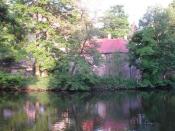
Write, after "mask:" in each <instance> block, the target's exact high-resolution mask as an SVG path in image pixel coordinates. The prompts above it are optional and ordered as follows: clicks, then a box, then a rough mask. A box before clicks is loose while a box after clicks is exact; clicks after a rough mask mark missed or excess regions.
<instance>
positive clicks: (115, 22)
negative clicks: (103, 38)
mask: <svg viewBox="0 0 175 131" xmlns="http://www.w3.org/2000/svg"><path fill="white" fill-rule="evenodd" d="M101 22H102V23H103V24H104V27H103V28H102V30H103V31H104V33H105V34H106V35H108V34H110V35H111V36H112V37H113V38H118V37H119V38H120V37H121V38H124V37H126V36H127V35H128V32H129V22H128V16H127V15H126V14H125V11H124V8H123V6H122V5H116V6H112V7H111V8H110V9H109V10H108V11H106V12H105V16H104V17H102V19H101Z"/></svg>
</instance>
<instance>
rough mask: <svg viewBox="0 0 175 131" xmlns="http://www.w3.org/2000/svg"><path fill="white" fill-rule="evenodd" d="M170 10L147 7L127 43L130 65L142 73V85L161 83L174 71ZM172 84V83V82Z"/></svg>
mask: <svg viewBox="0 0 175 131" xmlns="http://www.w3.org/2000/svg"><path fill="white" fill-rule="evenodd" d="M173 10H174V7H173V6H172V4H171V5H170V6H169V7H168V8H167V9H162V8H157V7H156V8H151V9H148V12H147V13H146V14H145V15H144V17H143V19H142V20H141V21H140V30H139V31H138V32H136V33H135V34H134V36H133V38H132V40H131V41H130V43H129V49H130V58H131V64H134V65H135V66H137V67H138V68H139V69H140V71H141V73H142V80H143V84H144V86H156V85H161V84H165V83H167V82H168V81H169V82H170V80H172V79H173V74H174V71H175V44H174V43H175V39H174V37H175V36H174V35H175V34H174V28H173V24H174V21H173V18H174V17H173V15H174V14H175V13H174V11H173ZM173 81H174V80H173Z"/></svg>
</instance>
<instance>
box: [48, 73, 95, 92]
mask: <svg viewBox="0 0 175 131" xmlns="http://www.w3.org/2000/svg"><path fill="white" fill-rule="evenodd" d="M50 82H51V83H50V86H51V87H56V88H60V90H72V91H74V90H89V89H90V88H92V87H94V86H95V85H96V84H97V82H98V78H97V77H96V76H94V75H90V74H77V75H74V76H72V75H70V74H68V73H61V74H58V75H54V77H52V79H50ZM52 85H53V86H52Z"/></svg>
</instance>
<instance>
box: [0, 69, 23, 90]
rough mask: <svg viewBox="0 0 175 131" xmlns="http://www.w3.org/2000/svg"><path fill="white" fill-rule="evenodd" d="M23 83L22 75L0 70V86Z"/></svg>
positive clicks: (6, 86)
mask: <svg viewBox="0 0 175 131" xmlns="http://www.w3.org/2000/svg"><path fill="white" fill-rule="evenodd" d="M24 84H25V79H24V78H23V77H21V76H19V75H13V74H10V73H5V72H2V71H0V88H16V87H22V86H24Z"/></svg>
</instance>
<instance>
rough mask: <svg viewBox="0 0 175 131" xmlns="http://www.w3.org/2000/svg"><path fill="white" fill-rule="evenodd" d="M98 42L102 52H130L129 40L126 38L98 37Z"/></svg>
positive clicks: (98, 48)
mask: <svg viewBox="0 0 175 131" xmlns="http://www.w3.org/2000/svg"><path fill="white" fill-rule="evenodd" d="M96 43H97V51H99V52H100V53H104V54H105V53H114V52H123V53H127V52H128V48H127V44H128V41H127V40H124V39H98V40H96Z"/></svg>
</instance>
